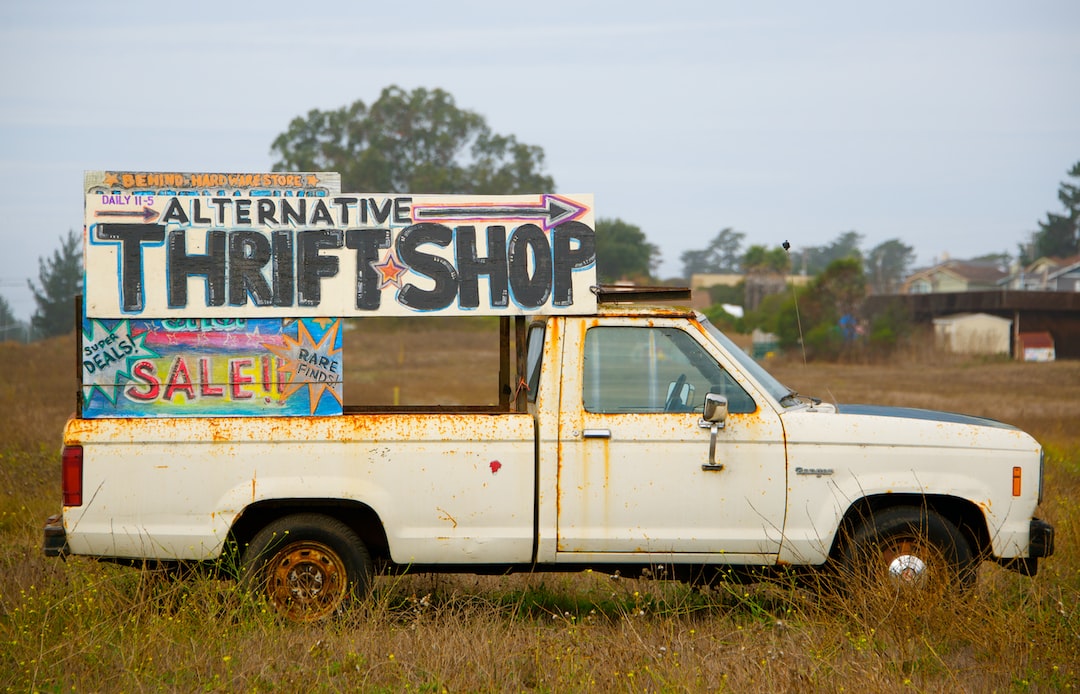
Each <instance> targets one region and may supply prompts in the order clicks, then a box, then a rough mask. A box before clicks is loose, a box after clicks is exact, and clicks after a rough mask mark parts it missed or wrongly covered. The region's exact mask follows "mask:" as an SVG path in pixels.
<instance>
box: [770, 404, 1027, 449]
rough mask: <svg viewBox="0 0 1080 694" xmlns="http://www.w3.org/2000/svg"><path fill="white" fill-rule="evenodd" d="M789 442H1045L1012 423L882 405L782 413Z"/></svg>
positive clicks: (965, 445) (1015, 445) (1005, 445)
mask: <svg viewBox="0 0 1080 694" xmlns="http://www.w3.org/2000/svg"><path fill="white" fill-rule="evenodd" d="M781 419H782V421H783V423H784V431H785V434H786V436H787V438H788V443H789V444H795V445H798V444H826V445H843V446H851V445H856V446H862V447H866V448H871V449H872V448H876V447H882V446H889V447H895V448H908V449H910V448H953V449H964V450H966V451H968V452H969V453H970V455H971V456H972V457H973V458H977V457H978V456H979V453H978V451H979V450H980V449H982V450H1000V451H1005V450H1009V451H1029V452H1030V451H1037V450H1038V449H1039V443H1038V442H1037V441H1035V439H1033V438H1032V437H1031V436H1030V435H1028V434H1027V433H1025V432H1023V431H1022V430H1020V429H1018V428H1017V427H1015V426H1012V425H1011V424H1005V423H1004V422H999V421H997V420H994V419H989V418H986V417H976V416H973V415H966V414H958V413H955V412H940V411H936V410H924V409H918V408H913V407H886V406H881V405H845V404H838V405H835V406H832V405H830V406H819V407H816V408H806V409H796V410H792V411H788V412H785V413H784V414H783V415H782V417H781Z"/></svg>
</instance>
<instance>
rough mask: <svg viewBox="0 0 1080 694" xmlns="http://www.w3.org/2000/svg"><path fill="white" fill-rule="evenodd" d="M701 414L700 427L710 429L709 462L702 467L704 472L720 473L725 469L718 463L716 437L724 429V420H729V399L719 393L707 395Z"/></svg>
mask: <svg viewBox="0 0 1080 694" xmlns="http://www.w3.org/2000/svg"><path fill="white" fill-rule="evenodd" d="M702 409H703V410H704V412H702V414H701V422H700V423H699V426H701V427H703V428H708V429H709V462H707V463H705V464H704V465H702V466H701V469H702V470H705V471H706V472H709V471H720V470H723V469H724V466H723V465H722V464H721V463H718V462H716V435H717V434H718V433H719V430H720V429H723V428H724V420H726V419H727V414H728V413H727V398H726V397H724V396H723V395H720V394H719V393H706V394H705V407H704V408H702Z"/></svg>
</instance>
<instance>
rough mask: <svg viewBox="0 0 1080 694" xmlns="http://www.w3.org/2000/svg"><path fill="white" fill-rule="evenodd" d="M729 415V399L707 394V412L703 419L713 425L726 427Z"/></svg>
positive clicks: (716, 394) (715, 394)
mask: <svg viewBox="0 0 1080 694" xmlns="http://www.w3.org/2000/svg"><path fill="white" fill-rule="evenodd" d="M727 415H728V409H727V398H726V397H724V396H723V395H720V394H719V393H706V394H705V411H704V413H703V414H702V419H704V420H705V421H706V422H709V423H711V424H719V425H720V426H724V421H725V420H727Z"/></svg>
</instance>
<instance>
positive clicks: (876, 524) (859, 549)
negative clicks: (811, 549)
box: [840, 506, 978, 595]
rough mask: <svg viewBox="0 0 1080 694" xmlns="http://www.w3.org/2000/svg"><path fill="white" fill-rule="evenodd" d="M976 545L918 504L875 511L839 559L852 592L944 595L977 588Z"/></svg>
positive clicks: (949, 523)
mask: <svg viewBox="0 0 1080 694" xmlns="http://www.w3.org/2000/svg"><path fill="white" fill-rule="evenodd" d="M977 567H978V562H977V560H976V558H975V555H974V553H973V552H972V550H971V544H970V543H969V542H968V541H967V538H965V537H964V535H963V533H961V532H960V530H959V529H958V528H957V527H956V525H954V524H953V523H952V522H950V521H949V520H947V519H946V518H944V517H943V516H942V515H941V514H939V513H937V512H935V511H932V510H930V509H926V508H919V507H915V506H894V507H892V508H888V509H883V510H881V511H877V512H874V513H873V514H872V515H871V516H870V517H869V518H867V519H865V520H864V521H863V522H862V523H860V524H859V525H858V526H857V527H856V528H855V530H854V532H853V533H851V535H850V536H849V537H848V538H847V540H846V542H845V543H844V546H843V548H842V552H841V556H840V568H841V574H842V578H843V579H844V580H845V583H847V584H848V586H849V588H850V589H851V590H858V591H865V590H867V589H870V590H875V589H876V590H882V589H883V590H885V591H887V592H890V593H897V592H907V593H911V592H916V593H921V594H926V595H939V594H942V593H944V592H948V591H950V590H955V589H958V590H964V589H967V588H970V587H972V586H973V585H974V583H975V579H976V577H977V574H976V569H977Z"/></svg>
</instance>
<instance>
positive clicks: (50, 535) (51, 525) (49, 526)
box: [42, 514, 68, 557]
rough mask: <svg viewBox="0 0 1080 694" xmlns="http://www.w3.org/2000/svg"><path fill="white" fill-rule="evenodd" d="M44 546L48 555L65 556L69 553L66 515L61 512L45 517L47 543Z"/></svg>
mask: <svg viewBox="0 0 1080 694" xmlns="http://www.w3.org/2000/svg"><path fill="white" fill-rule="evenodd" d="M42 548H43V549H44V551H45V556H46V557H64V556H66V555H67V553H68V544H67V531H66V530H64V517H63V516H61V515H60V514H56V515H52V516H49V517H48V518H46V519H45V543H44V545H43V547H42Z"/></svg>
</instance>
